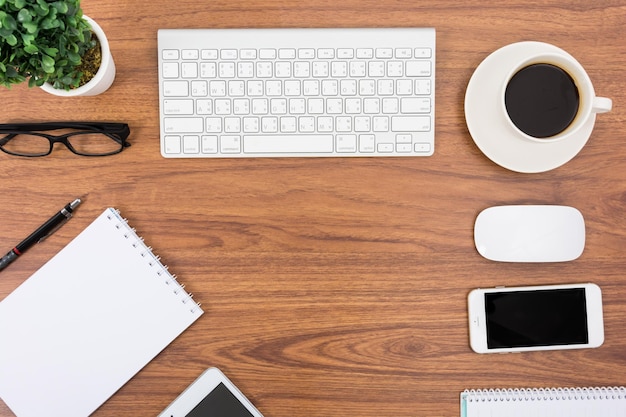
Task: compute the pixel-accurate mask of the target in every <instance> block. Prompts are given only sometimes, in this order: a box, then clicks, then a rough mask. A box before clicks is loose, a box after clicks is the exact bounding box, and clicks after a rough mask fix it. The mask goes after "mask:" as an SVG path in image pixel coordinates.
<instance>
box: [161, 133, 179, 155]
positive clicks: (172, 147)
mask: <svg viewBox="0 0 626 417" xmlns="http://www.w3.org/2000/svg"><path fill="white" fill-rule="evenodd" d="M163 144H164V149H163V150H164V151H165V153H169V154H179V153H180V151H181V149H182V148H181V137H180V136H165V141H164V143H163Z"/></svg>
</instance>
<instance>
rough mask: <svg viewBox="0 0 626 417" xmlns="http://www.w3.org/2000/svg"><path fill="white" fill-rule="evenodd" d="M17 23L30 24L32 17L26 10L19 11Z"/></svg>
mask: <svg viewBox="0 0 626 417" xmlns="http://www.w3.org/2000/svg"><path fill="white" fill-rule="evenodd" d="M17 21H18V22H20V23H25V22H32V21H33V17H32V16H31V15H30V12H29V11H28V10H27V9H21V10H20V11H19V13H18V14H17Z"/></svg>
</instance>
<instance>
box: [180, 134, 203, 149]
mask: <svg viewBox="0 0 626 417" xmlns="http://www.w3.org/2000/svg"><path fill="white" fill-rule="evenodd" d="M183 153H187V154H190V153H200V136H195V135H194V136H191V135H185V136H183Z"/></svg>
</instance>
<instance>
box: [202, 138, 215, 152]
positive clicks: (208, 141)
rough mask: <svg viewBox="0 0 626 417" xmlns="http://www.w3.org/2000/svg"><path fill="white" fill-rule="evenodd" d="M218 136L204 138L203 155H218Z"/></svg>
mask: <svg viewBox="0 0 626 417" xmlns="http://www.w3.org/2000/svg"><path fill="white" fill-rule="evenodd" d="M217 150H218V149H217V136H206V135H205V136H202V153H217Z"/></svg>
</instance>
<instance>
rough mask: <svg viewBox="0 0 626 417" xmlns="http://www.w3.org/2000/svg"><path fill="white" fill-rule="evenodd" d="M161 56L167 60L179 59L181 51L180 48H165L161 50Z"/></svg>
mask: <svg viewBox="0 0 626 417" xmlns="http://www.w3.org/2000/svg"><path fill="white" fill-rule="evenodd" d="M161 56H162V57H163V59H167V60H172V59H178V57H179V52H178V49H164V50H163V51H162V52H161Z"/></svg>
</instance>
